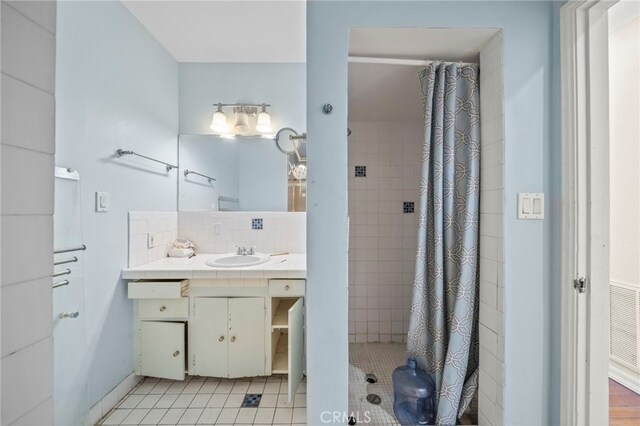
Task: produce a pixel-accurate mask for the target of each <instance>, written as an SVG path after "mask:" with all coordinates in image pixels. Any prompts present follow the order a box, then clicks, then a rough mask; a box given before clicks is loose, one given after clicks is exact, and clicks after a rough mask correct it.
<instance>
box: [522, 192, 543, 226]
mask: <svg viewBox="0 0 640 426" xmlns="http://www.w3.org/2000/svg"><path fill="white" fill-rule="evenodd" d="M518 219H534V220H535V219H544V194H543V193H541V192H519V193H518Z"/></svg>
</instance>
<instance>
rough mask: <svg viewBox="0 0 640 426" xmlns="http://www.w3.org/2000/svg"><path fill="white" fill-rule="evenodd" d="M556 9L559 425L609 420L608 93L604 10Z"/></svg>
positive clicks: (582, 5)
mask: <svg viewBox="0 0 640 426" xmlns="http://www.w3.org/2000/svg"><path fill="white" fill-rule="evenodd" d="M614 3H615V2H606V1H592V2H582V1H575V2H567V4H566V5H565V6H563V8H562V14H561V33H562V34H561V45H562V54H561V60H562V110H563V111H562V112H563V114H562V122H563V123H562V127H563V159H562V163H563V203H562V209H563V218H562V221H563V224H562V233H563V234H562V245H563V247H562V271H563V272H562V317H561V319H562V324H561V330H562V331H561V332H562V338H561V342H562V348H561V351H562V359H561V362H562V366H561V393H560V395H561V403H560V406H561V419H560V423H561V424H566V425H600V424H607V423H608V403H609V401H608V383H607V376H608V374H607V371H608V356H609V348H608V346H609V341H608V338H609V336H608V331H607V326H608V301H609V247H608V244H609V197H608V194H609V193H608V186H609V96H608V22H607V13H608V12H607V9H608V8H609V7H611V5H612V4H614Z"/></svg>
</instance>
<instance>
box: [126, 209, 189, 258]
mask: <svg viewBox="0 0 640 426" xmlns="http://www.w3.org/2000/svg"><path fill="white" fill-rule="evenodd" d="M150 234H151V235H153V236H154V240H155V241H154V247H152V248H149V235H150ZM177 236H178V213H177V212H129V267H134V266H139V265H144V264H145V263H149V262H153V261H154V260H158V259H161V258H163V257H167V250H169V248H170V246H171V244H172V243H173V241H174V240H175V239H176V237H177Z"/></svg>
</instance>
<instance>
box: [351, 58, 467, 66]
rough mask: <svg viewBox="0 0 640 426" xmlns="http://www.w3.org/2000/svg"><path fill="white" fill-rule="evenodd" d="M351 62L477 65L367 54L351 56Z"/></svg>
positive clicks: (411, 64)
mask: <svg viewBox="0 0 640 426" xmlns="http://www.w3.org/2000/svg"><path fill="white" fill-rule="evenodd" d="M349 62H351V63H356V64H385V65H409V66H414V67H424V66H426V65H428V64H430V63H431V62H444V63H451V64H461V65H477V64H476V63H473V62H462V61H459V62H456V61H427V60H421V59H396V58H374V57H367V56H349Z"/></svg>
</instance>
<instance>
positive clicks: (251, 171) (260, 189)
mask: <svg viewBox="0 0 640 426" xmlns="http://www.w3.org/2000/svg"><path fill="white" fill-rule="evenodd" d="M290 134H291V135H294V136H295V135H297V133H296V132H295V131H294V130H291V132H290V133H286V134H285V133H284V132H283V133H282V134H280V135H279V136H280V137H279V138H278V140H279V141H280V143H279V144H276V143H275V141H274V139H272V138H263V137H236V138H225V137H222V136H218V135H180V136H179V138H178V145H179V148H178V150H179V157H178V158H179V166H180V172H179V173H178V207H179V210H180V211H306V158H305V156H306V142H305V141H304V140H303V139H293V140H291V139H290V138H289V135H290ZM283 136H284V137H283ZM285 141H286V142H285Z"/></svg>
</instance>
